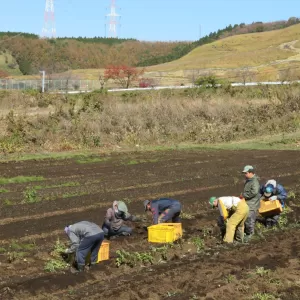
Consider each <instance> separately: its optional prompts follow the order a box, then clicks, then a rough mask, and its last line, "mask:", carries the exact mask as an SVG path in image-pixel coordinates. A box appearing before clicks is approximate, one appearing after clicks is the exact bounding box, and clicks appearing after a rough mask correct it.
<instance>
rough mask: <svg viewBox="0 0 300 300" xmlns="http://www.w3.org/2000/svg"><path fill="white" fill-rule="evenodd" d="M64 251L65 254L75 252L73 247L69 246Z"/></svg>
mask: <svg viewBox="0 0 300 300" xmlns="http://www.w3.org/2000/svg"><path fill="white" fill-rule="evenodd" d="M64 253H65V254H71V253H73V251H72V250H71V249H69V248H67V249H65V251H64Z"/></svg>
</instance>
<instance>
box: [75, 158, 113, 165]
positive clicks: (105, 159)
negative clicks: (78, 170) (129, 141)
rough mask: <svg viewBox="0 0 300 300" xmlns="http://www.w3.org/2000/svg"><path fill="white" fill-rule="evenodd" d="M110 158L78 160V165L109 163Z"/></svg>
mask: <svg viewBox="0 0 300 300" xmlns="http://www.w3.org/2000/svg"><path fill="white" fill-rule="evenodd" d="M108 160H109V158H108V157H87V158H84V159H78V160H76V162H77V163H78V164H93V163H98V162H105V161H108Z"/></svg>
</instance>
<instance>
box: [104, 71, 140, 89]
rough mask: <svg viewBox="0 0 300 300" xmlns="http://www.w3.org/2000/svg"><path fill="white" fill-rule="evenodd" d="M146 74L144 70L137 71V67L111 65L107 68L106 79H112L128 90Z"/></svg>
mask: <svg viewBox="0 0 300 300" xmlns="http://www.w3.org/2000/svg"><path fill="white" fill-rule="evenodd" d="M144 72H145V70H144V69H137V68H135V67H129V66H125V65H120V66H115V65H111V66H108V67H106V68H105V70H104V78H105V79H107V80H108V79H112V80H114V81H115V82H117V83H119V84H120V85H121V86H122V87H123V88H126V89H128V88H129V86H130V85H131V84H132V82H134V81H137V80H138V79H139V77H140V76H141V75H143V74H144Z"/></svg>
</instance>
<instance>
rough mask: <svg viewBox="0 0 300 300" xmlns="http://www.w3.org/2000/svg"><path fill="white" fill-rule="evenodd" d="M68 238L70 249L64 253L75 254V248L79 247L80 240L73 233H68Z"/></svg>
mask: <svg viewBox="0 0 300 300" xmlns="http://www.w3.org/2000/svg"><path fill="white" fill-rule="evenodd" d="M68 236H69V239H70V241H71V243H70V247H69V248H68V249H67V250H66V251H65V252H66V253H74V252H76V250H77V248H78V247H79V244H80V238H79V236H77V235H76V234H75V233H74V232H73V231H70V232H69V234H68Z"/></svg>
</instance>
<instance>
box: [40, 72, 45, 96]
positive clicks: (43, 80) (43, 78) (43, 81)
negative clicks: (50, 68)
mask: <svg viewBox="0 0 300 300" xmlns="http://www.w3.org/2000/svg"><path fill="white" fill-rule="evenodd" d="M40 73H42V93H44V92H45V73H46V72H45V71H40Z"/></svg>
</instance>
